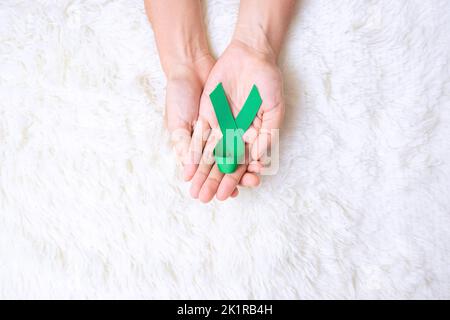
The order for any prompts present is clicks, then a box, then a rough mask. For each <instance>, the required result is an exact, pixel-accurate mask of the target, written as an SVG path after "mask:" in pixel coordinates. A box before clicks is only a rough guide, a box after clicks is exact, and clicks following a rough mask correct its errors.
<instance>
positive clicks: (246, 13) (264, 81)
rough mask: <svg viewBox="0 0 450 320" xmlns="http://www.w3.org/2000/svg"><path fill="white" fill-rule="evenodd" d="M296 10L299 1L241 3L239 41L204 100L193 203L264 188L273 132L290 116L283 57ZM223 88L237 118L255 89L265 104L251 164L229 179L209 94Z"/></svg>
mask: <svg viewBox="0 0 450 320" xmlns="http://www.w3.org/2000/svg"><path fill="white" fill-rule="evenodd" d="M294 6H295V1H294V0H280V1H276V2H275V1H270V0H241V6H240V12H239V19H238V23H237V27H236V30H235V34H234V37H233V40H232V42H231V43H230V45H229V46H228V48H227V49H226V50H225V52H224V53H223V54H222V56H221V57H220V58H219V60H218V61H217V63H216V64H215V65H214V67H213V69H212V71H211V73H210V74H209V77H208V80H207V81H206V84H205V86H204V92H203V94H202V97H201V100H200V111H199V119H198V121H197V123H196V126H195V129H194V134H193V138H192V141H191V146H190V152H189V154H190V157H191V161H190V162H191V163H194V165H191V166H187V167H185V178H187V179H191V180H192V185H191V190H190V192H191V196H192V197H193V198H199V199H200V201H202V202H209V201H211V200H212V199H213V198H214V196H216V197H217V199H218V200H222V201H223V200H226V199H227V198H228V197H230V196H234V195H236V191H235V190H237V186H238V184H239V183H240V184H241V185H245V186H257V185H258V184H259V182H260V178H259V176H258V175H257V173H259V172H260V171H261V169H262V165H261V163H260V161H259V160H260V159H261V157H262V156H263V155H264V154H265V152H266V151H267V149H268V148H269V146H270V144H271V141H272V139H271V138H272V134H273V130H277V129H279V128H280V126H281V123H282V120H283V117H284V111H285V105H284V99H283V83H282V75H281V72H280V69H279V68H278V66H277V58H278V55H279V52H280V49H281V46H282V42H283V37H284V34H285V33H286V31H287V27H288V24H289V21H290V19H291V16H292V12H293V11H294V10H293V9H294V8H293V7H294ZM219 83H222V84H223V87H224V90H225V92H226V94H227V99H228V102H229V104H230V107H231V109H232V112H233V115H234V117H236V116H237V115H238V113H239V111H240V110H241V108H242V106H243V104H244V102H245V100H246V98H247V96H248V94H249V93H250V90H251V88H252V86H253V85H254V84H255V85H256V86H257V87H258V90H259V93H260V95H261V98H262V101H263V102H262V105H261V108H260V110H259V112H258V114H257V117H256V118H255V120H254V122H253V124H252V126H251V127H250V128H249V130H247V132H246V133H245V135H244V141H245V142H246V147H247V149H248V151H249V153H250V160H249V161H250V162H247V163H245V164H241V165H239V166H238V169H237V170H236V172H234V173H232V174H226V175H224V174H222V173H221V172H220V171H219V169H218V167H217V164H214V159H213V155H212V152H213V149H214V146H215V145H216V143H217V141H218V140H219V139H220V137H221V133H220V130H219V128H218V122H217V119H216V116H215V113H214V109H213V107H212V105H211V102H210V99H209V94H210V93H211V92H212V91H213V90H214V89H215V87H216V86H217V85H218V84H219ZM210 128H212V130H209V129H210ZM207 132H209V135H208V134H207V135H206V136H207V140H206V139H205V133H207ZM205 141H206V143H205ZM196 163H199V165H195V164H196Z"/></svg>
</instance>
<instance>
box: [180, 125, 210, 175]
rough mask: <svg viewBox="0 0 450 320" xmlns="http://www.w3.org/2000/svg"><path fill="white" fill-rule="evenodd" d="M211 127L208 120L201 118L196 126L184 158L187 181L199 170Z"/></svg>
mask: <svg viewBox="0 0 450 320" xmlns="http://www.w3.org/2000/svg"><path fill="white" fill-rule="evenodd" d="M210 129H211V128H210V127H209V124H208V122H207V121H206V120H204V119H202V118H199V119H198V121H197V122H196V124H195V127H194V133H193V134H192V139H190V145H189V147H188V152H187V153H185V154H186V157H185V158H184V161H183V162H184V173H183V177H184V180H185V181H190V180H191V179H192V177H193V176H194V174H195V171H196V170H197V167H198V165H199V163H200V160H201V158H202V154H203V148H204V146H205V143H206V141H207V139H208V137H209V133H210V131H211V130H210Z"/></svg>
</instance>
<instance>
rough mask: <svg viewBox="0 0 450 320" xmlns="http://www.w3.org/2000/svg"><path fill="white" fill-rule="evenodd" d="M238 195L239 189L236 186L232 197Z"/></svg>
mask: <svg viewBox="0 0 450 320" xmlns="http://www.w3.org/2000/svg"><path fill="white" fill-rule="evenodd" d="M238 195H239V189H238V188H236V189H234V191H233V193H232V194H231V197H232V198H236V197H237V196H238Z"/></svg>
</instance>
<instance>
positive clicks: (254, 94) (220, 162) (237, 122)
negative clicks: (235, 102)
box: [209, 83, 262, 173]
mask: <svg viewBox="0 0 450 320" xmlns="http://www.w3.org/2000/svg"><path fill="white" fill-rule="evenodd" d="M209 98H210V99H211V103H212V105H213V107H214V112H215V113H216V117H217V121H218V122H219V127H220V131H222V139H220V141H219V142H218V143H217V145H216V146H215V148H214V158H215V160H216V163H217V166H218V167H219V170H220V172H222V173H233V172H235V171H236V169H237V166H238V164H240V163H242V161H243V158H244V156H245V142H244V140H243V139H242V136H243V135H244V133H245V131H247V129H248V128H249V127H250V125H251V124H252V122H253V120H254V119H255V117H256V114H257V113H258V110H259V108H260V107H261V104H262V100H261V96H260V95H259V92H258V88H257V87H256V86H255V85H253V87H252V90H251V91H250V94H249V95H248V97H247V100H246V101H245V103H244V106H243V107H242V109H241V111H240V112H239V114H238V115H237V117H236V119H234V117H233V113H232V111H231V108H230V105H229V104H228V100H227V96H226V95H225V91H224V89H223V86H222V83H219V85H218V86H217V87H216V89H214V91H213V92H212V93H211V94H210V95H209Z"/></svg>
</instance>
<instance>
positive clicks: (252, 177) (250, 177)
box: [239, 172, 261, 188]
mask: <svg viewBox="0 0 450 320" xmlns="http://www.w3.org/2000/svg"><path fill="white" fill-rule="evenodd" d="M260 183H261V178H260V177H259V176H258V175H256V174H254V173H249V172H246V173H244V175H243V176H242V178H241V181H240V182H239V185H241V186H243V187H248V188H254V187H257V186H258V185H259V184H260Z"/></svg>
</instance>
